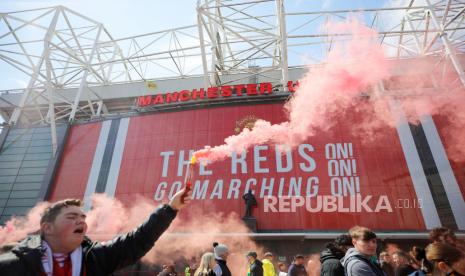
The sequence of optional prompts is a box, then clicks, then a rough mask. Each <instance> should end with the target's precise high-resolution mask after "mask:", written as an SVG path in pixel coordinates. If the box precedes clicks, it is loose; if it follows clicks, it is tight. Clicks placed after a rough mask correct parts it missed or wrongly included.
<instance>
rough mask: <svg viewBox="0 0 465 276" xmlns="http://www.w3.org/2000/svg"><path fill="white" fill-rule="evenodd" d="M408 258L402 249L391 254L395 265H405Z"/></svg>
mask: <svg viewBox="0 0 465 276" xmlns="http://www.w3.org/2000/svg"><path fill="white" fill-rule="evenodd" d="M409 260H410V258H409V256H408V255H407V253H405V252H404V251H396V252H394V253H393V254H392V262H393V263H394V265H395V266H401V265H407V264H409V263H410V261H409Z"/></svg>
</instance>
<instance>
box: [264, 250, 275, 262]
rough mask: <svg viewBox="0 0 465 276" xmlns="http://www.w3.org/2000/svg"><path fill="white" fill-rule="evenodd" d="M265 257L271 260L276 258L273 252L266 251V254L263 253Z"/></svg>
mask: <svg viewBox="0 0 465 276" xmlns="http://www.w3.org/2000/svg"><path fill="white" fill-rule="evenodd" d="M263 257H264V258H265V259H268V260H270V261H272V260H273V258H274V257H273V253H271V252H266V253H265V255H263Z"/></svg>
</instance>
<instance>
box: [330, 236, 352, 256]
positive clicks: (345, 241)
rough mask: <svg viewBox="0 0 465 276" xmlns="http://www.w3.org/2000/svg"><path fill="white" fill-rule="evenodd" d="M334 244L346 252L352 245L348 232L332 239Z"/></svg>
mask: <svg viewBox="0 0 465 276" xmlns="http://www.w3.org/2000/svg"><path fill="white" fill-rule="evenodd" d="M334 244H335V245H336V247H337V248H338V249H339V250H341V251H342V252H343V253H346V252H347V250H349V248H351V247H353V244H352V238H351V237H350V235H349V234H342V235H339V236H337V237H336V239H335V240H334Z"/></svg>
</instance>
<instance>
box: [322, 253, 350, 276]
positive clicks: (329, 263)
mask: <svg viewBox="0 0 465 276" xmlns="http://www.w3.org/2000/svg"><path fill="white" fill-rule="evenodd" d="M342 257H344V252H337V251H331V250H329V249H325V250H323V251H322V252H321V257H320V263H321V272H320V276H344V267H343V266H342V264H341V261H340V260H341V259H342Z"/></svg>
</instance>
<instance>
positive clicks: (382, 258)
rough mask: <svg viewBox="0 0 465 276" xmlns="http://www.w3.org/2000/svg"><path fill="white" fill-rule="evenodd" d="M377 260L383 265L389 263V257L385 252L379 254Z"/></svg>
mask: <svg viewBox="0 0 465 276" xmlns="http://www.w3.org/2000/svg"><path fill="white" fill-rule="evenodd" d="M379 260H380V261H381V262H385V263H391V255H389V253H387V252H386V251H383V252H381V253H380V254H379Z"/></svg>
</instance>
